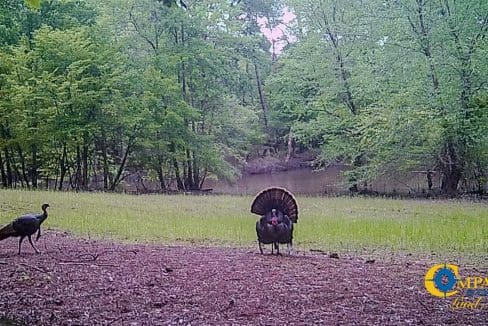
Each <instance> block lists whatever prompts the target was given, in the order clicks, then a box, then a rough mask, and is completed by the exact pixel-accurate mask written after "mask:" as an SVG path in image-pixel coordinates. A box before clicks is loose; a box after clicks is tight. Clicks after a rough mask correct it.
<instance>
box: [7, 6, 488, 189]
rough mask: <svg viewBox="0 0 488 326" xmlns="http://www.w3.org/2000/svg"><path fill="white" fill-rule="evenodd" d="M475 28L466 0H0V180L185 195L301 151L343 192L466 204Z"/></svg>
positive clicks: (475, 155) (479, 35) (479, 111)
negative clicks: (409, 177)
mask: <svg viewBox="0 0 488 326" xmlns="http://www.w3.org/2000/svg"><path fill="white" fill-rule="evenodd" d="M285 13H287V15H288V16H292V19H285V18H286V17H285V16H287V15H285ZM266 30H268V31H272V30H279V31H281V33H277V34H279V35H278V36H276V35H275V36H271V37H270V36H266V35H265V33H264V32H263V31H266ZM487 30H488V2H487V1H484V0H466V1H459V0H403V1H398V0H369V1H364V0H348V1H345V0H300V1H298V0H263V1H251V0H241V1H239V0H214V1H207V0H200V1H196V0H184V1H180V0H178V1H176V0H172V1H171V0H162V1H161V0H138V1H135V0H130V1H118V0H107V1H95V0H85V1H83V0H25V1H24V0H2V2H1V4H0V184H1V187H4V188H29V189H35V188H42V189H57V190H66V189H74V190H94V189H99V190H106V191H117V190H118V189H119V186H120V184H121V182H123V181H124V179H126V178H128V177H130V176H131V175H132V174H134V173H139V172H143V173H144V175H145V177H146V178H148V179H150V180H153V181H156V182H157V183H158V185H159V187H160V190H161V191H168V190H169V188H170V185H171V184H175V188H176V190H199V189H201V188H202V186H203V183H204V181H205V180H206V179H207V178H218V179H223V180H230V181H232V180H235V179H236V178H237V177H238V176H239V174H240V173H241V169H242V166H243V165H244V164H245V163H246V161H248V160H249V159H251V158H253V157H257V156H260V155H263V154H262V153H263V152H269V153H271V155H276V156H279V155H286V156H291V155H294V153H296V152H300V151H309V152H311V153H314V155H315V161H314V165H315V167H316V168H321V167H326V166H329V165H333V164H339V163H340V164H345V165H346V166H348V167H349V169H348V170H347V172H346V173H345V175H344V178H345V182H346V183H347V186H348V187H349V189H353V190H357V189H358V188H361V187H363V185H364V184H367V182H369V181H371V180H374V179H375V178H377V177H379V176H388V175H395V174H398V173H402V172H405V171H413V170H419V171H427V173H429V172H430V171H433V172H432V173H434V171H435V173H438V174H439V176H440V178H441V186H440V191H441V192H442V193H444V194H448V195H450V194H456V193H457V192H459V191H464V192H469V191H471V192H480V193H483V192H486V185H487V181H488V60H487V58H488V39H487V32H488V31H487Z"/></svg>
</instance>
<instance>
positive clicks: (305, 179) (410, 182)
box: [204, 166, 438, 195]
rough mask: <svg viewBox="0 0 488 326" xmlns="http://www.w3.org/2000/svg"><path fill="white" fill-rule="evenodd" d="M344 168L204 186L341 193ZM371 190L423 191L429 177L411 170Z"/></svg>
mask: <svg viewBox="0 0 488 326" xmlns="http://www.w3.org/2000/svg"><path fill="white" fill-rule="evenodd" d="M343 170H344V169H343V168H341V167H338V166H333V167H329V168H327V169H325V170H321V171H313V170H312V169H308V168H303V169H298V170H291V171H281V172H274V173H267V174H250V175H243V176H242V177H241V178H240V179H239V180H237V182H235V183H234V184H229V183H227V182H223V181H214V180H208V181H206V182H205V185H204V188H212V189H213V191H212V192H213V193H226V194H255V193H257V192H259V191H260V190H262V189H263V188H266V187H270V186H280V187H285V188H287V189H289V190H290V191H292V192H294V193H298V194H310V195H320V194H337V193H343V192H347V187H346V186H345V184H344V182H343V180H344V178H343V177H342V173H341V172H342V171H343ZM436 182H438V180H437V179H436V178H434V186H436ZM368 189H369V190H372V191H378V192H381V193H384V192H390V193H391V192H398V193H408V192H409V191H411V192H417V191H418V192H420V191H422V189H427V180H426V176H425V175H424V174H420V173H410V174H407V175H403V176H399V177H396V178H386V177H385V178H380V179H378V180H376V181H375V182H372V183H371V184H369V185H368Z"/></svg>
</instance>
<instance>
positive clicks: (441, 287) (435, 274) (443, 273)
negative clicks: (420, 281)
mask: <svg viewBox="0 0 488 326" xmlns="http://www.w3.org/2000/svg"><path fill="white" fill-rule="evenodd" d="M458 269H459V268H458V266H456V265H452V264H438V265H434V266H432V267H431V268H430V269H429V270H428V271H427V274H425V288H426V289H427V291H428V292H429V293H430V294H432V295H433V296H436V297H440V298H447V297H450V296H453V295H455V294H456V293H457V292H458V291H457V290H455V288H456V284H457V281H458V279H459V274H458Z"/></svg>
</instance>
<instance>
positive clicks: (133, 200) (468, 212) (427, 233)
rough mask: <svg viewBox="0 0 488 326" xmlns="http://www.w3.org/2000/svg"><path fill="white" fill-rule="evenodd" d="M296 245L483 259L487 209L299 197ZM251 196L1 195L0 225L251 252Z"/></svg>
mask: <svg viewBox="0 0 488 326" xmlns="http://www.w3.org/2000/svg"><path fill="white" fill-rule="evenodd" d="M297 200H298V203H299V207H300V218H299V222H298V224H297V225H296V231H295V239H296V240H295V245H296V246H298V247H299V248H300V249H310V248H315V249H323V250H327V251H331V250H334V251H340V252H344V251H361V252H363V251H366V252H373V251H377V250H380V251H385V250H386V251H393V252H414V253H430V252H436V253H441V254H448V255H449V256H453V255H454V256H461V255H464V254H468V255H474V256H484V257H486V256H487V255H488V205H487V204H486V203H473V202H460V201H426V200H425V201H424V200H422V201H418V200H392V199H365V198H319V197H301V196H298V197H297ZM251 201H252V197H251V196H185V195H171V196H169V195H145V196H131V195H123V194H109V193H73V192H45V191H17V190H0V223H2V224H4V223H7V222H9V221H10V220H12V219H13V218H15V217H16V216H19V215H21V214H23V213H25V212H29V211H34V212H37V211H40V206H41V203H43V202H48V203H49V204H50V205H51V208H50V217H49V219H48V220H47V221H46V226H47V227H49V228H54V229H59V230H67V231H70V232H72V233H74V234H77V235H81V236H90V237H95V238H102V239H116V240H122V241H130V242H133V241H135V242H160V243H165V244H174V243H193V244H203V245H218V246H254V245H255V243H256V234H255V230H254V223H255V221H256V219H257V216H255V215H253V214H251V213H250V212H249V208H250V204H251Z"/></svg>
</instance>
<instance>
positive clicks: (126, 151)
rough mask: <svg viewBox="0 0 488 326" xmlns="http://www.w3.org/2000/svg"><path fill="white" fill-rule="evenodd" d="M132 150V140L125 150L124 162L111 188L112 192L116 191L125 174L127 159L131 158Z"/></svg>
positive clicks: (121, 163)
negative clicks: (123, 173)
mask: <svg viewBox="0 0 488 326" xmlns="http://www.w3.org/2000/svg"><path fill="white" fill-rule="evenodd" d="M131 149H132V140H131V139H130V140H129V143H128V144H127V148H126V149H125V152H124V156H123V157H122V161H121V162H120V165H119V168H118V170H117V174H116V175H115V178H114V181H113V182H112V185H111V186H110V190H111V191H114V190H115V187H117V185H118V184H119V182H120V181H121V177H122V172H124V169H125V165H126V164H127V158H128V157H129V154H130V151H131Z"/></svg>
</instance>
